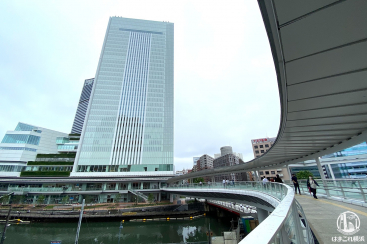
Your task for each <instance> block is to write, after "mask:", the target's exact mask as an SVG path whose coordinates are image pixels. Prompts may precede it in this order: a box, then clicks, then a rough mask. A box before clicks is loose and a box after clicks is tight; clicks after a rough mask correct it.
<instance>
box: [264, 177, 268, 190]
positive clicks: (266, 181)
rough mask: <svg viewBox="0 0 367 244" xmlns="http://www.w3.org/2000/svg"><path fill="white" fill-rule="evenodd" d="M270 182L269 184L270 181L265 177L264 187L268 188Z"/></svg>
mask: <svg viewBox="0 0 367 244" xmlns="http://www.w3.org/2000/svg"><path fill="white" fill-rule="evenodd" d="M268 182H269V180H268V179H267V178H266V177H264V179H263V187H265V188H266V187H267V184H268Z"/></svg>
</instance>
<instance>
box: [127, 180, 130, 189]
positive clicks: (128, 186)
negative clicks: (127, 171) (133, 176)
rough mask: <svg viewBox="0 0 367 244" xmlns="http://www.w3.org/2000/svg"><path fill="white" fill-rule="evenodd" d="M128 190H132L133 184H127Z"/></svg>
mask: <svg viewBox="0 0 367 244" xmlns="http://www.w3.org/2000/svg"><path fill="white" fill-rule="evenodd" d="M127 189H128V190H130V189H131V182H129V183H128V184H127Z"/></svg>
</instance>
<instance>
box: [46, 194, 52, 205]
mask: <svg viewBox="0 0 367 244" xmlns="http://www.w3.org/2000/svg"><path fill="white" fill-rule="evenodd" d="M50 202H51V195H48V198H47V204H50Z"/></svg>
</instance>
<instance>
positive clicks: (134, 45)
mask: <svg viewBox="0 0 367 244" xmlns="http://www.w3.org/2000/svg"><path fill="white" fill-rule="evenodd" d="M85 119H86V121H85V123H84V128H83V132H82V135H81V139H80V147H79V150H78V153H77V156H76V160H75V164H74V169H73V170H74V172H73V173H72V175H75V176H77V175H90V174H91V172H126V174H127V175H129V174H130V173H128V172H144V171H147V173H148V172H150V173H149V174H150V175H160V174H166V173H173V172H172V171H173V23H169V22H158V21H147V20H137V19H127V18H121V17H111V18H110V21H109V23H108V27H107V32H106V36H105V39H104V44H103V47H102V52H101V56H100V59H99V64H98V68H97V72H96V77H95V81H94V86H93V90H92V93H91V101H90V103H89V106H88V110H87V113H86V117H85ZM152 171H156V172H154V173H152ZM111 174H112V175H113V174H114V173H108V175H111ZM116 174H121V173H116ZM134 174H135V173H134ZM144 174H146V173H143V175H144ZM98 175H101V174H100V173H98Z"/></svg>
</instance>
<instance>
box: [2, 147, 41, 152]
mask: <svg viewBox="0 0 367 244" xmlns="http://www.w3.org/2000/svg"><path fill="white" fill-rule="evenodd" d="M0 150H23V151H30V152H36V151H37V150H36V149H34V148H29V147H0Z"/></svg>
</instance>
